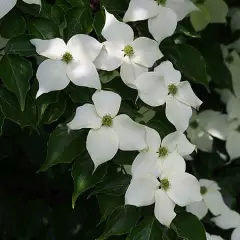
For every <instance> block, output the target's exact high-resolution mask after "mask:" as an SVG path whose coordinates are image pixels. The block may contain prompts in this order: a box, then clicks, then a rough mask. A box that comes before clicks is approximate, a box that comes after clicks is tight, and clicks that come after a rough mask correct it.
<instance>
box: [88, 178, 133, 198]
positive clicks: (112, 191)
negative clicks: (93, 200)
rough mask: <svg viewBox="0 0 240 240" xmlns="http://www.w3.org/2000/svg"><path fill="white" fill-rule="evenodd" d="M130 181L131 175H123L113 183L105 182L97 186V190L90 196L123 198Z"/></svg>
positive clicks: (112, 181)
mask: <svg viewBox="0 0 240 240" xmlns="http://www.w3.org/2000/svg"><path fill="white" fill-rule="evenodd" d="M130 180H131V177H130V176H129V175H122V176H120V177H117V178H115V179H113V180H111V181H108V180H107V181H104V182H102V183H100V184H99V185H97V186H96V190H94V191H93V192H92V193H91V194H90V196H91V195H94V194H99V193H104V194H107V195H112V196H121V195H123V194H124V193H125V192H126V190H127V187H128V185H129V184H130Z"/></svg>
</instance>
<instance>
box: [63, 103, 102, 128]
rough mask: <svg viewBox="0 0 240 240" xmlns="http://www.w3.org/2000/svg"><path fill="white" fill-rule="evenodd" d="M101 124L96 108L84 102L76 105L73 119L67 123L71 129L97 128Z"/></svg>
mask: <svg viewBox="0 0 240 240" xmlns="http://www.w3.org/2000/svg"><path fill="white" fill-rule="evenodd" d="M101 125H102V119H101V118H100V117H99V116H98V114H97V112H96V108H95V106H94V105H92V104H84V105H83V106H81V107H78V108H77V110H76V114H75V116H74V118H73V120H72V121H71V122H69V123H68V124H67V126H68V127H69V128H70V129H71V130H79V129H82V128H94V129H98V128H100V127H101Z"/></svg>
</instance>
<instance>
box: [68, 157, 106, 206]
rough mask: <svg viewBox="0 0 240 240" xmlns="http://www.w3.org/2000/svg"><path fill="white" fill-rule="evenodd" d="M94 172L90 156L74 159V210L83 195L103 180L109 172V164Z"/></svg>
mask: <svg viewBox="0 0 240 240" xmlns="http://www.w3.org/2000/svg"><path fill="white" fill-rule="evenodd" d="M93 170H94V164H93V162H92V160H91V158H90V156H89V155H88V154H85V155H80V156H77V157H76V158H75V159H74V164H73V167H72V178H73V181H74V192H73V195H72V207H73V208H74V207H75V203H76V201H77V199H78V197H79V195H80V194H81V193H83V192H85V191H86V190H88V189H89V188H92V187H93V186H94V185H95V184H97V183H99V182H101V181H102V180H103V177H104V176H105V175H106V172H107V164H102V165H101V166H99V167H98V168H97V169H96V171H95V172H93Z"/></svg>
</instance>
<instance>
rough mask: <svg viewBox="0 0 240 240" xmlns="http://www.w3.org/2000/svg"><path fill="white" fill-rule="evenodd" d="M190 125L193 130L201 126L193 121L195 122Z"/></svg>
mask: <svg viewBox="0 0 240 240" xmlns="http://www.w3.org/2000/svg"><path fill="white" fill-rule="evenodd" d="M189 125H190V127H191V128H193V129H197V128H198V126H199V124H198V122H197V121H193V122H191V123H190V124H189Z"/></svg>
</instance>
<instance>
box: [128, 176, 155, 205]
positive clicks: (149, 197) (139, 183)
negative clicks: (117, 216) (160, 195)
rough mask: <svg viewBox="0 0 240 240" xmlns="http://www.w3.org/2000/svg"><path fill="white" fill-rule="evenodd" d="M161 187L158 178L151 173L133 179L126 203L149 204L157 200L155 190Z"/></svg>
mask: <svg viewBox="0 0 240 240" xmlns="http://www.w3.org/2000/svg"><path fill="white" fill-rule="evenodd" d="M158 188H159V182H158V180H157V179H156V178H155V177H154V176H151V175H146V176H143V177H141V178H136V179H132V181H131V183H130V185H129V187H128V189H127V192H126V195H125V204H127V205H134V206H137V207H142V206H148V205H151V204H153V203H154V202H155V192H156V191H157V189H158Z"/></svg>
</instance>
